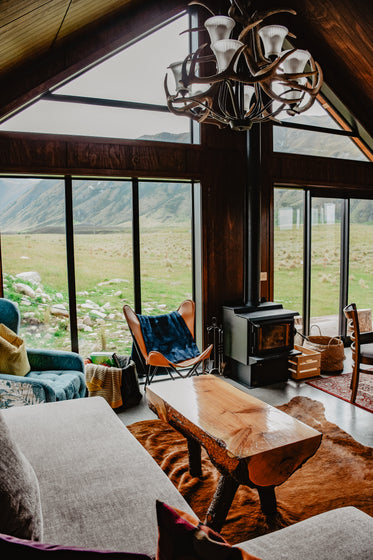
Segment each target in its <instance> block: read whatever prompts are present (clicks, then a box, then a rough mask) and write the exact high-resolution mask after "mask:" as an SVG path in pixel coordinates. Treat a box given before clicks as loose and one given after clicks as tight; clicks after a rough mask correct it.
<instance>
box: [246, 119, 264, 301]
mask: <svg viewBox="0 0 373 560" xmlns="http://www.w3.org/2000/svg"><path fill="white" fill-rule="evenodd" d="M260 144H261V125H260V124H257V126H255V127H253V128H252V129H251V130H250V131H248V133H247V154H248V170H249V177H248V189H247V251H246V262H247V266H246V268H247V270H246V282H245V284H246V294H245V296H246V297H245V300H246V305H247V306H249V307H254V308H256V307H258V306H259V304H260V301H261V298H260V268H261V259H260V233H261V232H260V229H261V228H260V220H261V201H260V199H261V177H260V171H261V150H260Z"/></svg>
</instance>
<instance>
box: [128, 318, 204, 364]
mask: <svg viewBox="0 0 373 560" xmlns="http://www.w3.org/2000/svg"><path fill="white" fill-rule="evenodd" d="M137 317H138V319H139V321H140V325H141V330H142V334H143V337H144V342H145V346H146V350H147V352H148V353H149V352H151V351H152V350H156V351H157V352H160V353H161V354H163V356H165V357H166V358H167V359H168V360H170V361H171V362H173V363H178V362H181V361H183V360H189V359H190V358H195V357H196V356H199V350H198V348H197V345H196V343H195V341H194V339H193V337H192V335H191V332H190V330H189V329H188V327H187V325H186V323H185V321H184V319H183V318H182V316H181V315H180V313H178V312H177V311H172V312H171V313H168V314H166V315H157V316H147V315H137Z"/></svg>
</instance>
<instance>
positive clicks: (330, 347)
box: [303, 335, 345, 373]
mask: <svg viewBox="0 0 373 560" xmlns="http://www.w3.org/2000/svg"><path fill="white" fill-rule="evenodd" d="M303 347H304V348H309V349H310V350H315V352H320V354H321V363H320V369H321V371H325V372H336V373H337V372H341V371H342V370H343V362H344V360H345V351H344V346H343V341H342V340H341V339H340V338H338V337H336V336H335V337H330V336H322V335H315V336H308V337H307V338H306V339H305V340H304V343H303Z"/></svg>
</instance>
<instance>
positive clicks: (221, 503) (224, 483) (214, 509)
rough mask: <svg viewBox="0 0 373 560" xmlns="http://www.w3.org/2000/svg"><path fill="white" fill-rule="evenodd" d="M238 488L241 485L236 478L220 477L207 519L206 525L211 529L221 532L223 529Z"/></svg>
mask: <svg viewBox="0 0 373 560" xmlns="http://www.w3.org/2000/svg"><path fill="white" fill-rule="evenodd" d="M238 486H239V484H238V482H237V481H236V480H234V478H232V477H230V476H224V475H221V476H220V478H219V482H218V486H217V488H216V491H215V494H214V497H213V499H212V501H211V504H210V506H209V509H208V510H207V514H206V518H205V524H206V525H208V526H209V527H211V529H214V530H215V531H220V530H221V528H222V527H223V525H224V521H225V518H226V517H227V515H228V511H229V508H230V507H231V505H232V501H233V498H234V495H235V493H236V490H237V488H238Z"/></svg>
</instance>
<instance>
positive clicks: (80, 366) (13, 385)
mask: <svg viewBox="0 0 373 560" xmlns="http://www.w3.org/2000/svg"><path fill="white" fill-rule="evenodd" d="M0 323H1V324H2V325H5V327H6V328H7V329H10V331H9V333H10V335H11V336H12V337H13V338H14V340H17V342H18V343H19V342H22V339H20V338H19V337H18V332H19V326H20V313H19V309H18V307H17V305H15V304H14V303H13V302H12V301H10V300H8V299H5V298H0ZM9 333H8V334H9ZM3 334H4V333H3ZM13 335H14V336H13ZM7 346H8V345H7V343H6V342H5V343H3V344H2V350H1V351H2V356H1V358H2V359H1V362H2V364H3V371H1V369H0V408H8V407H11V406H21V405H28V404H36V403H40V402H53V401H60V400H66V399H76V398H81V397H85V396H86V384H85V376H84V362H83V360H82V358H81V357H80V356H79V354H76V353H75V352H65V351H62V350H36V349H30V348H27V349H25V352H24V354H25V355H26V356H27V357H25V358H23V359H22V370H23V371H18V372H16V370H14V363H13V354H12V353H11V350H12V349H10V353H9V356H8V355H7ZM22 346H23V345H22ZM24 366H25V367H24ZM7 370H9V371H7Z"/></svg>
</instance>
